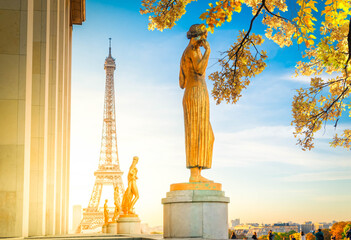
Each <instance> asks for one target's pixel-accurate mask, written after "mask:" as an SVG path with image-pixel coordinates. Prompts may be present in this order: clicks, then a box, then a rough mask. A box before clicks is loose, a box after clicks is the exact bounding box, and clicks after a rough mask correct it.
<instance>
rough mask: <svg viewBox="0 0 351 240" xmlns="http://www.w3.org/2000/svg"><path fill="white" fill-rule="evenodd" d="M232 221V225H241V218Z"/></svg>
mask: <svg viewBox="0 0 351 240" xmlns="http://www.w3.org/2000/svg"><path fill="white" fill-rule="evenodd" d="M231 222H232V227H235V226H238V225H240V218H237V219H234V220H232V221H231Z"/></svg>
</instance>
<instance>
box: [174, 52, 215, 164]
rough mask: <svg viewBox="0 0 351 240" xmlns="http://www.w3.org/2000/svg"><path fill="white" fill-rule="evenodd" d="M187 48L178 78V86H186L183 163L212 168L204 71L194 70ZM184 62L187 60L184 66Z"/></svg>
mask: <svg viewBox="0 0 351 240" xmlns="http://www.w3.org/2000/svg"><path fill="white" fill-rule="evenodd" d="M186 51H192V50H189V49H186V50H185V51H184V53H183V56H182V60H181V66H180V68H181V69H180V71H181V72H180V79H179V83H180V86H181V87H182V88H184V87H185V92H184V97H183V110H184V126H185V151H186V165H187V168H193V167H198V168H202V169H206V168H211V165H212V150H213V142H214V135H213V131H212V127H211V123H210V104H209V95H208V91H207V86H206V81H205V73H203V74H199V73H197V72H196V71H195V68H194V65H193V64H194V63H193V62H192V61H191V59H190V58H189V57H187V54H186ZM200 54H201V52H200ZM187 58H188V59H187ZM183 64H187V67H185V66H183ZM181 75H182V76H181ZM182 78H183V79H182Z"/></svg>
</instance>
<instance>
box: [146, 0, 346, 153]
mask: <svg viewBox="0 0 351 240" xmlns="http://www.w3.org/2000/svg"><path fill="white" fill-rule="evenodd" d="M193 1H194V0H142V8H141V10H140V12H141V13H142V14H148V15H149V29H150V30H154V29H158V30H161V31H162V30H164V29H167V28H169V29H170V28H172V27H173V26H174V25H175V24H176V21H178V20H179V19H180V18H181V17H182V16H183V15H184V14H185V13H186V10H185V8H186V6H187V5H188V4H189V3H191V2H193ZM319 2H320V3H317V1H314V0H296V1H295V7H296V9H297V10H296V11H295V9H291V10H289V9H288V6H287V4H286V0H217V1H213V2H212V3H210V4H209V7H208V9H207V10H206V11H205V12H203V13H202V14H201V15H200V16H199V18H200V19H201V20H203V21H204V23H205V24H206V26H207V30H208V31H209V32H211V33H213V32H214V31H215V29H216V28H217V27H220V26H222V25H223V24H225V22H230V21H231V20H232V16H233V14H240V13H241V11H242V8H244V7H247V8H250V9H251V10H252V19H251V21H250V22H248V23H246V24H245V26H246V30H243V31H240V32H239V35H238V37H237V39H235V40H234V43H233V44H232V46H230V48H229V49H228V50H226V51H224V52H223V56H222V57H221V58H220V59H219V60H218V62H219V65H220V66H221V70H218V71H215V72H213V73H212V74H211V75H210V76H209V78H210V79H211V80H212V81H213V82H214V87H213V90H212V96H213V97H214V99H215V100H216V102H217V103H218V104H219V103H221V102H222V101H223V100H224V101H226V102H227V103H236V102H237V101H238V99H239V98H240V97H241V94H242V91H243V90H244V89H246V88H247V87H248V86H249V84H250V79H252V78H253V77H255V76H257V75H258V74H260V73H261V72H262V71H263V70H264V69H265V68H266V63H265V61H266V59H267V58H268V56H267V53H266V51H265V50H264V49H259V48H260V47H261V45H262V43H263V42H264V40H265V39H269V40H272V41H273V42H275V43H276V44H278V45H279V46H280V47H288V46H291V45H292V44H294V43H296V44H302V43H303V44H304V47H305V54H304V55H303V56H301V57H302V59H303V60H301V61H299V62H298V63H297V65H296V76H308V77H310V78H311V81H310V86H309V87H308V88H301V89H299V90H297V93H296V96H295V97H294V100H293V103H292V114H293V121H292V125H293V126H294V127H295V133H294V134H295V137H297V138H298V144H299V145H301V147H302V149H303V150H306V149H308V150H310V149H311V148H313V147H314V144H313V140H314V138H315V133H316V132H317V131H319V130H320V129H321V128H322V127H323V125H325V124H326V123H327V122H332V123H333V125H334V126H337V125H338V123H339V121H340V119H341V117H342V116H343V115H345V114H346V117H351V103H350V91H351V79H350V76H349V75H350V74H349V72H350V71H351V67H350V64H349V62H350V53H351V34H350V32H351V31H350V29H351V26H350V21H349V17H350V16H351V4H350V2H349V0H323V1H319ZM289 11H290V12H289ZM287 13H289V14H287ZM285 16H289V18H288V17H285ZM291 16H292V17H291ZM317 19H318V21H317ZM259 22H260V23H259ZM254 24H262V26H264V27H265V34H264V36H263V35H261V34H257V33H253V32H252V27H253V25H254ZM316 31H318V34H319V35H320V36H321V37H318V38H317V37H316V36H315V34H316V33H315V32H316ZM322 73H327V74H333V75H330V77H321V74H322ZM331 145H332V146H334V147H336V146H342V147H345V148H347V149H351V130H350V129H344V131H343V133H342V134H341V135H335V136H334V139H333V141H332V142H331Z"/></svg>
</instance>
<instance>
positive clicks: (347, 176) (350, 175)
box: [284, 170, 351, 182]
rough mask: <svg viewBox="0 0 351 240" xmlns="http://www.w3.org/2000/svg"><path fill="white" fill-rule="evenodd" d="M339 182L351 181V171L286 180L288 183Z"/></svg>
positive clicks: (292, 177) (305, 175) (308, 174)
mask: <svg viewBox="0 0 351 240" xmlns="http://www.w3.org/2000/svg"><path fill="white" fill-rule="evenodd" d="M339 180H351V170H348V171H330V172H311V173H302V174H296V175H291V176H287V177H285V178H284V181H288V182H320V181H339Z"/></svg>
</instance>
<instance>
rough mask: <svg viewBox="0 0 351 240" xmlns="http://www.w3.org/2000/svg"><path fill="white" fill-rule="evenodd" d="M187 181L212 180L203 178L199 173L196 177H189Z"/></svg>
mask: <svg viewBox="0 0 351 240" xmlns="http://www.w3.org/2000/svg"><path fill="white" fill-rule="evenodd" d="M189 182H213V181H212V180H209V179H207V178H204V177H203V176H201V175H199V176H196V177H193V176H191V177H190V179H189Z"/></svg>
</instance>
